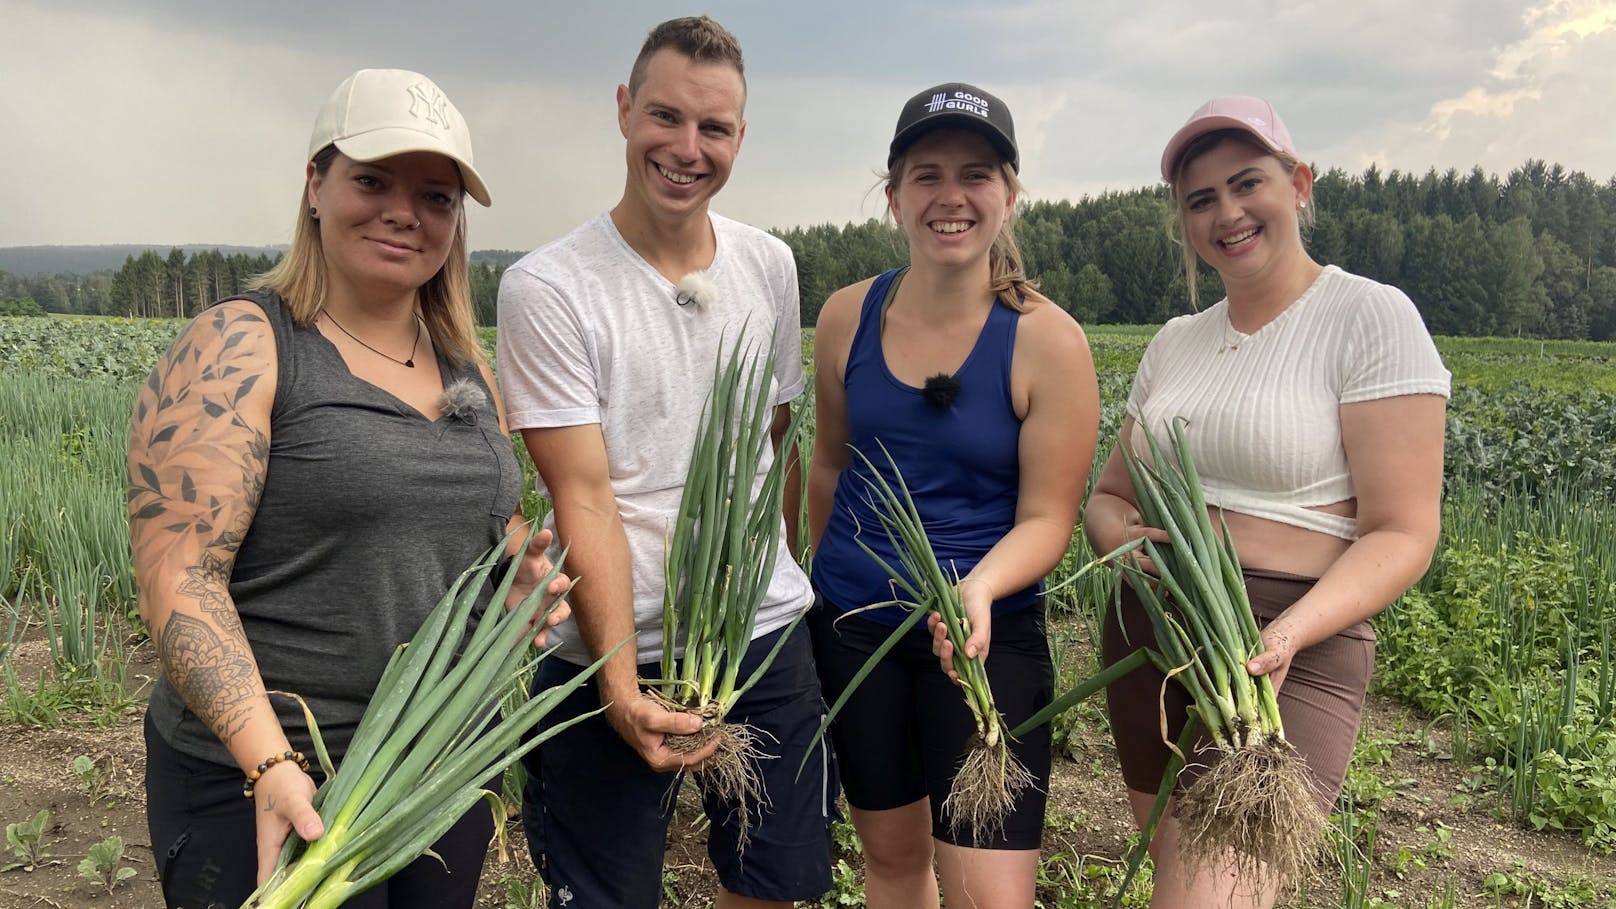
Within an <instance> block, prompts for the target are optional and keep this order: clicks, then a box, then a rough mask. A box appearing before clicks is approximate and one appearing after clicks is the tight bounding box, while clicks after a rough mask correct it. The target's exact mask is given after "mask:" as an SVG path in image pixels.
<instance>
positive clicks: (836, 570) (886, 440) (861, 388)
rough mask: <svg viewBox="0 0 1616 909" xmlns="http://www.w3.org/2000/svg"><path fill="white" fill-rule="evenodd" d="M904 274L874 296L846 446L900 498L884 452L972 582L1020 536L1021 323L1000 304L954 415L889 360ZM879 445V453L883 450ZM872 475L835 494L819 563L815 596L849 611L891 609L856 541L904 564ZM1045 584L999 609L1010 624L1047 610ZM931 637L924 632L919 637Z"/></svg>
mask: <svg viewBox="0 0 1616 909" xmlns="http://www.w3.org/2000/svg"><path fill="white" fill-rule="evenodd" d="M905 270H906V269H901V268H900V269H894V270H892V271H889V272H885V273H884V274H882V275H880V276H879V277H877V278H876V279H875V282H874V283H873V284H871V285H870V291H869V294H868V295H867V296H865V298H864V305H863V308H862V310H861V312H860V314H859V324H858V329H857V331H856V332H855V333H854V335H853V345H852V347H851V349H850V350H849V351H848V355H847V367H846V372H845V375H844V379H843V381H844V385H845V387H846V389H847V426H848V439H849V441H850V442H851V443H852V445H853V447H854V448H856V449H857V450H858V451H861V452H863V453H864V455H865V456H866V457H868V458H869V459H870V460H871V462H873V463H874V464H875V465H876V469H877V470H878V471H879V472H880V474H881V475H882V477H883V478H884V479H886V481H887V482H888V483H891V484H892V485H893V487H894V488H896V485H897V484H896V482H895V479H894V477H893V476H892V475H891V474H892V471H891V467H890V466H889V465H888V464H887V461H886V457H885V456H884V455H882V453H881V445H885V446H886V449H887V451H888V452H890V453H891V454H892V458H893V460H895V461H896V462H897V463H898V469H899V470H900V471H902V472H903V479H904V482H905V483H907V484H908V485H909V492H910V495H912V496H913V497H914V500H915V507H916V508H917V509H918V510H919V511H920V517H921V521H922V523H923V524H924V525H925V528H926V536H927V537H928V538H929V539H930V540H931V545H932V549H933V550H934V551H935V552H936V554H937V561H938V563H939V564H940V565H942V568H943V571H944V573H945V574H948V575H950V576H953V575H955V574H957V575H958V576H959V577H964V576H965V575H966V574H967V573H968V572H969V571H970V570H971V569H972V568H974V567H976V563H977V562H979V561H981V559H982V557H983V556H985V555H987V552H988V550H989V549H992V548H993V546H994V544H995V543H997V542H999V539H1000V538H1001V537H1003V536H1004V535H1005V534H1006V533H1009V532H1010V528H1011V526H1012V525H1014V524H1015V520H1016V499H1017V496H1018V494H1019V492H1020V483H1021V465H1020V439H1021V420H1020V418H1018V417H1017V416H1016V411H1015V406H1014V402H1013V399H1012V398H1011V395H1010V363H1011V358H1012V357H1013V355H1014V353H1015V345H1016V325H1017V323H1018V322H1019V321H1020V319H1021V314H1020V313H1018V312H1016V311H1015V310H1014V309H1011V308H1010V307H1008V306H1006V305H1004V304H1003V303H1002V302H1000V303H996V304H995V305H994V307H993V309H992V310H991V311H990V312H989V313H988V319H987V322H986V324H984V325H983V326H982V332H981V334H980V335H978V336H977V339H976V346H975V347H973V348H972V349H971V353H970V355H969V356H967V357H966V358H965V363H964V364H963V365H961V366H960V368H959V370H958V371H957V372H955V373H954V377H955V379H957V380H958V382H959V394H958V395H957V397H956V398H955V399H954V402H953V403H952V404H951V405H950V406H949V407H948V409H946V410H939V409H938V408H936V407H935V406H933V405H932V404H930V403H928V402H927V400H926V397H925V393H924V391H923V390H922V389H919V388H915V387H914V386H912V385H907V384H905V383H903V382H901V381H899V379H898V378H897V377H896V376H894V375H893V374H892V372H891V371H890V370H888V369H887V364H886V358H885V356H884V355H883V354H882V352H881V316H882V307H883V306H884V304H885V302H886V299H887V297H888V294H889V291H890V290H891V289H892V287H893V285H894V282H896V281H898V280H899V279H900V278H901V277H902V274H903V272H904V271H905ZM878 440H879V442H880V443H881V445H878V444H876V443H877V441H878ZM867 476H868V468H867V467H866V466H865V465H864V462H863V461H862V460H860V459H859V458H858V456H857V455H853V456H852V462H851V463H850V464H849V465H848V467H847V469H846V470H843V471H842V474H841V477H840V478H839V479H838V480H837V483H836V493H835V499H834V503H833V506H832V510H831V514H830V520H829V522H828V523H827V525H826V527H825V533H824V535H823V536H822V537H821V539H820V542H819V549H818V551H817V552H815V553H814V562H813V571H814V578H813V579H814V586H815V588H816V589H817V590H818V591H819V593H820V594H821V595H822V596H823V597H824V598H825V599H826V600H827V601H829V602H830V603H832V604H834V605H835V606H836V607H838V608H840V609H843V610H851V609H857V608H859V607H862V606H865V605H868V604H870V603H879V602H882V601H885V600H890V599H892V598H893V594H892V588H891V584H890V583H889V581H888V578H887V575H886V572H885V571H884V570H883V569H882V568H881V566H879V565H877V564H876V563H875V561H874V560H873V559H871V558H870V557H869V556H868V555H867V554H865V553H864V551H863V550H861V549H860V548H859V546H858V543H857V542H855V541H854V533H855V530H857V529H858V528H862V531H861V532H860V535H859V540H861V541H862V542H863V543H864V544H865V545H867V546H869V547H870V548H871V549H873V550H875V551H876V552H877V553H879V554H880V555H881V556H882V558H884V559H886V560H887V561H888V562H889V563H890V564H893V565H898V564H899V562H898V559H897V557H896V554H895V553H894V552H893V551H892V544H891V543H890V542H889V541H888V540H887V538H886V534H884V533H883V532H882V531H881V525H880V524H879V522H877V520H876V518H875V512H874V510H873V509H872V507H871V506H870V504H869V501H868V499H867V495H868V493H867V490H868V487H867V486H866V481H865V477H867ZM1042 589H1043V583H1042V582H1041V581H1040V582H1039V583H1038V584H1035V585H1033V586H1031V587H1027V588H1025V589H1023V590H1018V591H1016V592H1014V593H1011V594H1009V595H1007V596H1005V597H1002V598H1000V599H999V600H997V601H995V602H994V604H993V612H994V614H995V615H1000V614H1003V613H1006V612H1012V611H1014V610H1017V609H1024V608H1026V607H1028V606H1031V605H1033V604H1034V603H1036V602H1037V601H1038V597H1039V594H1040V593H1041V592H1042ZM907 615H908V611H907V610H905V609H903V608H901V607H890V608H886V609H877V610H871V611H869V612H863V613H859V615H858V617H859V618H865V619H870V620H872V621H876V622H880V623H882V624H885V625H897V624H899V623H901V622H902V621H903V620H904V618H906V617H907ZM917 631H918V632H919V633H922V634H924V633H925V631H926V629H925V626H924V625H920V626H917Z"/></svg>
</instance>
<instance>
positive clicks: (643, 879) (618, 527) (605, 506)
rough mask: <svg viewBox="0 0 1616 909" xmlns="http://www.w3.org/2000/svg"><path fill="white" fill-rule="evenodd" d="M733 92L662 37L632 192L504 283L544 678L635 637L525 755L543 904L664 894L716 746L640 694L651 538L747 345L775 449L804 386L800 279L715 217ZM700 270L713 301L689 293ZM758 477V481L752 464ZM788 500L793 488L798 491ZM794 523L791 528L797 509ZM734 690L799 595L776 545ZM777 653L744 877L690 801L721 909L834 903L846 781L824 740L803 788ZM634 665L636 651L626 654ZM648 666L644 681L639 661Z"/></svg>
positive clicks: (625, 91)
mask: <svg viewBox="0 0 1616 909" xmlns="http://www.w3.org/2000/svg"><path fill="white" fill-rule="evenodd" d="M745 106H746V80H745V76H744V70H743V65H742V61H741V51H740V47H739V45H738V44H737V43H736V41H735V38H734V36H733V35H731V34H730V33H729V32H727V31H725V30H724V28H723V27H722V26H720V25H718V23H716V22H714V21H712V20H711V19H708V18H706V17H699V18H687V19H674V20H670V21H668V22H664V23H662V24H661V25H658V26H657V27H656V28H654V29H652V31H651V34H650V36H649V37H648V38H647V39H646V41H645V45H644V46H643V47H642V48H641V50H640V54H639V57H638V58H637V59H636V60H635V62H634V68H633V70H632V72H631V74H630V76H629V81H628V84H626V85H621V86H618V89H617V120H618V126H619V128H620V129H621V131H622V133H623V138H624V140H625V148H626V158H627V173H626V177H625V180H624V186H623V196H622V198H621V199H620V200H619V201H618V203H617V205H616V206H615V207H613V208H612V209H611V210H610V211H609V212H605V213H602V214H600V215H598V216H596V217H595V218H593V219H591V220H590V221H588V222H586V223H585V224H583V225H582V226H580V227H578V228H577V229H575V230H573V231H572V232H571V233H569V234H568V235H566V236H565V237H562V238H561V239H559V240H557V241H555V242H553V243H550V244H549V245H546V246H544V247H541V248H540V249H538V250H536V251H534V252H533V253H531V254H529V255H528V256H526V257H525V258H523V259H522V260H521V261H520V262H518V263H517V264H516V265H514V266H512V267H511V269H510V270H509V271H507V272H506V273H505V277H504V280H503V281H502V282H501V285H500V293H499V371H500V384H501V386H502V387H503V389H504V393H505V395H506V404H507V411H508V414H509V417H510V425H511V426H512V427H514V428H516V429H519V430H521V431H522V438H523V441H524V442H525V443H526V445H527V450H528V453H529V454H531V455H532V457H533V463H534V464H535V465H536V466H537V467H538V470H539V478H540V479H539V486H540V491H541V492H545V493H547V494H548V495H549V496H550V497H551V499H552V500H553V502H554V504H555V511H554V513H553V515H552V516H551V519H552V522H553V526H554V529H555V531H556V535H557V536H556V539H557V542H558V545H559V546H562V547H566V549H567V560H566V568H567V571H568V572H569V573H570V574H571V575H572V576H573V577H576V578H579V579H580V581H579V584H578V586H577V588H576V590H575V591H574V593H573V596H572V600H571V602H572V608H573V617H574V618H573V621H572V622H569V623H567V624H565V625H562V626H560V627H558V628H557V629H556V633H557V637H558V638H559V640H560V641H561V643H560V645H559V648H560V649H559V652H558V653H557V654H555V655H553V656H552V657H550V659H548V660H546V661H545V662H544V663H543V664H541V667H540V669H539V673H538V677H537V678H536V679H535V681H534V687H535V689H536V690H537V689H542V688H547V687H549V686H550V685H552V684H555V683H556V682H558V681H562V680H565V679H566V678H570V676H571V673H574V672H576V671H577V669H578V667H580V666H583V665H587V664H588V663H590V662H591V661H593V660H594V659H596V658H597V657H599V656H600V655H602V654H604V653H606V652H607V651H608V650H610V649H611V648H612V647H613V646H615V645H616V644H617V643H618V642H620V641H622V640H624V639H626V638H628V637H630V636H634V637H635V644H634V645H633V646H630V647H625V648H624V649H622V650H620V651H619V652H618V653H617V655H616V656H614V657H613V658H612V660H611V661H610V662H608V663H607V664H606V666H605V667H604V668H603V669H602V671H601V672H600V673H599V675H598V676H597V679H598V691H591V690H588V689H585V690H583V691H580V692H577V693H576V694H574V696H573V697H571V698H570V699H569V700H568V701H567V702H566V704H565V706H564V708H563V709H560V710H557V711H555V712H553V713H552V714H551V715H550V716H551V719H550V721H549V722H550V723H551V724H552V725H554V724H561V723H565V722H567V721H568V720H570V719H572V718H574V717H577V716H579V715H581V714H583V713H587V712H589V711H591V710H595V709H597V708H600V707H602V706H604V707H605V711H604V713H602V714H600V715H598V716H594V717H591V718H589V719H588V720H585V721H584V722H582V723H580V724H579V725H578V726H576V727H573V728H571V729H568V730H567V731H565V732H564V733H562V734H560V735H558V736H557V737H556V738H554V739H552V740H550V741H548V742H546V743H545V744H544V745H542V746H541V747H540V748H539V749H538V750H537V751H536V752H534V753H533V754H532V755H530V757H529V758H528V759H527V761H526V764H527V768H528V772H529V774H530V779H529V783H528V787H527V790H526V792H525V793H524V800H523V821H524V824H525V826H526V828H527V834H528V843H529V846H530V847H531V848H532V850H533V857H534V861H535V862H536V863H537V864H538V866H539V869H540V871H541V873H542V874H543V875H544V877H545V879H546V881H547V882H548V883H549V885H550V905H551V906H553V907H569V909H576V907H584V906H590V907H592V906H613V907H617V906H622V907H631V909H632V907H646V909H650V907H654V906H656V905H657V902H658V900H659V898H660V894H661V885H662V856H663V850H664V847H665V844H666V838H667V828H668V822H669V819H670V817H671V811H672V799H671V798H670V797H669V796H670V792H671V790H672V787H673V786H674V785H675V784H676V782H677V775H678V774H680V773H681V772H682V771H685V770H694V769H697V768H699V766H700V762H701V761H703V760H705V759H706V758H707V757H709V756H710V755H711V751H712V747H713V746H711V745H710V746H708V748H707V749H705V750H703V751H699V752H696V753H693V754H685V755H678V754H675V753H674V752H673V751H671V750H670V749H669V748H668V746H667V744H666V742H665V741H664V737H665V736H667V735H672V734H679V733H692V732H695V731H697V730H698V729H699V728H700V722H699V721H698V720H697V719H696V718H694V717H692V716H689V715H686V714H675V713H669V712H667V711H665V710H664V709H663V708H662V707H660V706H658V705H657V704H655V703H653V702H652V701H650V700H649V699H648V698H646V697H644V696H642V695H641V693H640V690H639V684H638V678H641V677H643V678H654V677H656V676H658V675H660V667H659V665H658V660H659V657H660V654H661V646H662V594H663V587H664V584H663V545H664V541H665V539H666V537H667V534H668V533H669V529H670V527H671V526H672V523H673V516H674V514H675V512H676V510H677V508H678V505H679V498H680V495H681V493H682V492H683V483H684V477H685V472H686V469H687V467H688V465H689V463H690V453H691V447H692V445H693V443H694V440H695V438H696V433H697V429H698V427H699V424H700V422H701V415H702V408H703V405H704V403H705V400H706V398H707V393H708V390H709V389H710V387H711V385H712V376H713V363H714V361H715V360H716V358H717V356H718V354H719V352H720V350H721V349H727V345H729V344H733V343H734V341H735V339H736V337H737V336H738V335H739V334H740V333H741V332H746V333H747V334H749V335H751V336H752V340H754V341H756V342H759V343H767V342H768V340H769V338H770V336H771V335H772V337H773V340H774V342H775V344H776V345H777V348H778V350H779V351H780V352H781V355H780V356H779V357H778V359H777V365H776V367H775V374H774V376H773V377H772V384H771V388H770V401H771V403H772V404H774V405H775V407H776V413H775V440H776V445H778V443H779V439H780V434H781V433H782V432H783V431H784V429H785V426H786V424H787V422H788V421H789V410H788V408H789V402H790V401H791V400H792V399H793V398H795V397H796V396H797V395H799V394H800V393H801V392H802V390H803V384H804V380H803V371H802V364H801V362H800V358H799V357H798V356H797V352H798V351H799V350H800V349H801V328H800V318H801V316H800V312H799V307H798V301H797V276H796V268H795V266H794V264H793V262H792V259H791V252H790V250H789V249H788V248H787V247H786V245H785V244H784V243H782V242H780V241H779V240H778V239H776V238H774V237H771V236H769V235H768V234H766V233H764V232H762V231H760V230H757V229H755V228H752V227H748V226H746V225H744V224H740V223H738V222H736V221H732V220H729V219H728V218H724V217H722V216H720V215H716V214H713V213H711V212H709V211H708V204H709V203H710V201H711V200H712V198H713V196H714V195H716V194H717V193H718V191H719V190H720V189H722V188H723V186H724V183H725V181H726V180H728V179H729V174H730V169H731V167H733V165H734V163H735V158H736V156H737V154H739V152H740V150H741V140H742V138H743V137H744V136H745V134H746V120H745V119H744V112H745ZM698 271H699V272H705V273H706V275H707V277H708V279H709V282H706V284H707V287H708V290H706V291H704V292H702V293H699V294H691V293H689V292H686V291H682V290H681V289H680V282H681V281H682V280H683V279H684V278H685V276H687V275H689V274H690V273H692V272H698ZM766 467H767V462H765V464H764V465H763V466H762V467H760V468H759V469H760V470H763V469H766ZM787 488H788V489H795V488H797V487H796V485H795V483H793V482H790V481H788V483H787ZM787 511H788V512H789V513H791V514H792V516H793V520H791V521H787V522H786V524H787V526H788V527H794V526H795V523H796V521H795V512H796V500H795V497H791V501H789V502H788V503H787ZM781 545H782V550H781V552H780V553H779V554H778V558H777V559H776V564H777V568H776V570H775V574H774V576H773V578H772V580H771V582H770V585H769V589H768V594H767V598H766V599H765V601H764V604H763V607H762V608H761V609H760V610H759V613H758V619H757V625H756V635H757V637H756V638H755V639H754V640H753V641H752V644H751V646H750V648H749V649H748V652H747V656H746V659H745V660H744V661H743V664H742V669H741V674H742V677H745V676H746V675H747V674H748V673H749V672H750V669H751V666H752V665H755V664H756V663H757V662H758V661H759V660H760V659H761V658H762V657H763V655H764V654H766V653H768V652H769V650H770V649H771V648H772V647H774V645H775V643H776V642H777V641H778V639H779V637H780V636H781V635H782V634H784V633H785V632H786V630H787V628H788V626H789V623H790V621H791V619H792V618H793V617H794V616H795V615H796V613H797V612H799V611H800V610H802V609H803V608H805V607H806V606H807V604H808V602H809V600H810V598H811V594H810V591H809V585H808V581H807V578H806V577H805V576H804V575H803V573H802V572H801V570H799V569H798V568H797V565H796V562H795V561H794V560H793V559H792V558H791V556H790V553H789V551H787V548H786V544H785V543H782V544H781ZM791 638H792V639H791V640H788V641H786V642H785V643H784V645H783V646H782V648H781V650H780V654H779V656H778V657H777V658H776V659H775V661H774V663H773V664H772V665H771V666H770V669H769V671H768V672H767V673H766V674H765V675H764V677H763V679H762V680H761V681H760V682H759V683H758V684H757V685H756V686H754V687H753V688H752V689H751V690H750V691H749V692H748V693H747V694H746V695H744V696H743V697H742V698H741V699H740V701H739V703H738V704H737V705H736V708H735V710H734V711H732V712H731V714H730V719H732V720H733V721H735V722H741V723H747V724H749V725H751V726H753V727H755V728H756V729H758V730H759V732H760V741H761V743H762V745H761V747H762V750H763V751H764V752H765V758H766V759H765V760H762V761H759V766H758V769H759V771H760V773H761V775H762V778H763V784H764V786H765V787H766V802H765V804H764V806H763V807H762V808H761V810H759V809H757V808H756V807H754V809H753V815H752V817H751V818H750V830H749V831H748V836H749V839H748V841H747V844H746V846H745V855H744V861H743V860H742V859H743V856H742V855H741V851H740V847H739V845H738V834H739V830H740V822H741V818H740V817H739V815H738V812H737V810H736V806H735V805H731V804H726V803H724V802H723V801H722V800H720V799H718V798H716V797H714V796H713V795H712V794H710V793H705V792H704V799H703V801H704V806H705V808H706V811H707V814H708V816H709V817H710V818H711V819H712V826H711V833H710V835H709V842H708V852H709V854H710V855H711V857H712V861H713V865H714V866H715V867H716V868H717V869H718V875H719V881H720V883H721V884H722V885H723V892H722V893H720V894H719V899H718V905H719V906H720V907H725V909H733V907H745V906H770V905H790V904H791V903H792V902H793V901H795V900H801V899H808V898H811V897H814V896H817V895H818V894H820V893H823V892H824V891H826V890H828V889H829V888H830V884H831V878H830V832H829V828H830V820H831V814H832V812H833V810H834V803H835V799H836V794H837V791H836V775H835V771H834V767H833V766H832V764H831V759H830V755H829V752H828V750H827V749H826V747H825V745H824V743H823V742H821V743H820V744H819V745H817V746H815V753H814V754H812V755H810V756H809V758H808V760H807V762H806V767H805V769H804V771H803V772H802V774H801V775H800V776H799V775H798V774H797V767H798V766H799V765H801V764H803V749H804V743H805V742H806V741H807V740H808V739H809V738H811V737H812V734H813V732H814V730H815V729H816V728H817V727H818V725H819V721H820V717H821V715H822V714H823V711H824V702H823V700H822V699H821V697H820V693H819V683H818V681H817V677H816V675H815V671H814V665H813V657H812V654H811V650H810V648H809V644H808V635H807V632H806V629H798V630H797V631H795V632H793V633H792V635H791ZM636 651H637V653H638V656H637V657H636V655H635V654H636ZM636 662H638V664H639V665H638V666H636Z"/></svg>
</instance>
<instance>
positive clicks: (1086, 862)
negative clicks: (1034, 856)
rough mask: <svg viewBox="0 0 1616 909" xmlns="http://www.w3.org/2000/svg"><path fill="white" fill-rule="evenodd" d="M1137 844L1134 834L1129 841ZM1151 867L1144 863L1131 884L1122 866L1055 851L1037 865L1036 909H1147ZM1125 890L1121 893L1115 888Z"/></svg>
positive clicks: (1151, 877) (1109, 861)
mask: <svg viewBox="0 0 1616 909" xmlns="http://www.w3.org/2000/svg"><path fill="white" fill-rule="evenodd" d="M1132 840H1133V842H1135V843H1137V841H1138V834H1134V836H1133V837H1132ZM1153 871H1154V866H1152V865H1151V863H1150V862H1149V860H1148V859H1147V860H1146V861H1145V862H1144V864H1143V866H1142V867H1141V868H1140V870H1139V872H1138V873H1137V874H1135V875H1134V876H1133V877H1132V878H1131V880H1130V878H1129V874H1128V869H1127V868H1126V867H1125V866H1124V864H1123V863H1122V862H1118V861H1111V860H1107V859H1102V858H1098V857H1096V856H1092V855H1083V854H1080V853H1078V852H1076V851H1074V850H1059V851H1056V852H1053V853H1051V854H1050V855H1049V856H1047V857H1045V858H1042V859H1040V860H1039V862H1038V876H1037V878H1036V879H1035V886H1036V891H1035V893H1036V898H1035V899H1034V900H1033V906H1035V907H1037V909H1108V907H1112V906H1148V905H1149V904H1150V892H1151V885H1152V882H1153ZM1123 886H1126V887H1127V889H1126V890H1125V891H1124V892H1122V893H1117V888H1119V887H1123Z"/></svg>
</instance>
